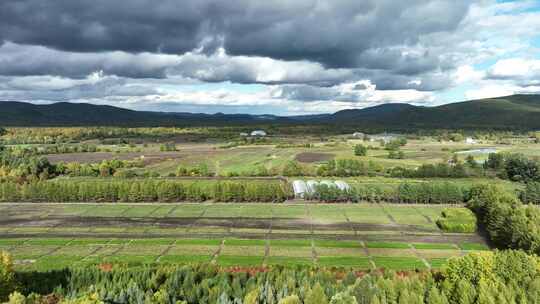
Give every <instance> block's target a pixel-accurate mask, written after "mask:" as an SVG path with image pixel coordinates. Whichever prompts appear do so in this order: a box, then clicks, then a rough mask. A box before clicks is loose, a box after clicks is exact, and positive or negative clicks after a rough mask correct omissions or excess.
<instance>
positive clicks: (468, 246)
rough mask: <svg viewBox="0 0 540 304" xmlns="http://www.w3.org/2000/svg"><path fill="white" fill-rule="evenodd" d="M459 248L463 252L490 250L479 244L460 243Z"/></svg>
mask: <svg viewBox="0 0 540 304" xmlns="http://www.w3.org/2000/svg"><path fill="white" fill-rule="evenodd" d="M459 248H461V249H463V250H489V247H488V246H486V245H484V244H479V243H460V244H459Z"/></svg>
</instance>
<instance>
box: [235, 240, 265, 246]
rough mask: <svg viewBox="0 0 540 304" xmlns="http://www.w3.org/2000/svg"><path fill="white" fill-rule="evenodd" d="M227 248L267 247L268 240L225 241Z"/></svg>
mask: <svg viewBox="0 0 540 304" xmlns="http://www.w3.org/2000/svg"><path fill="white" fill-rule="evenodd" d="M225 245H226V246H265V245H266V240H242V239H225Z"/></svg>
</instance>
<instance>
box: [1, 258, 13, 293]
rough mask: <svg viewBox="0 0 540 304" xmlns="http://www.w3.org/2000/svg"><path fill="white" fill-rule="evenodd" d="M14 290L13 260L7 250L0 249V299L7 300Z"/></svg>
mask: <svg viewBox="0 0 540 304" xmlns="http://www.w3.org/2000/svg"><path fill="white" fill-rule="evenodd" d="M13 290H15V274H14V272H13V262H12V260H11V256H10V255H9V254H8V253H7V252H3V251H0V301H3V300H7V298H8V296H9V294H11V293H12V292H13Z"/></svg>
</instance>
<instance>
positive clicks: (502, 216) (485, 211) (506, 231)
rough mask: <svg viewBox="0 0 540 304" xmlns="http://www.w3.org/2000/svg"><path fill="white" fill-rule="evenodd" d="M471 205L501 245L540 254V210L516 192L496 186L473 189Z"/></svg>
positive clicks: (495, 241)
mask: <svg viewBox="0 0 540 304" xmlns="http://www.w3.org/2000/svg"><path fill="white" fill-rule="evenodd" d="M468 207H469V208H470V209H471V210H473V211H474V212H475V213H476V215H477V217H478V220H479V223H480V224H482V226H483V227H484V228H485V230H486V231H487V233H488V235H489V238H490V239H491V241H492V242H493V243H494V244H495V245H496V246H498V247H500V248H511V249H522V250H525V251H526V252H529V253H534V254H540V209H539V208H538V207H537V206H532V205H525V204H523V203H522V202H521V201H520V200H519V199H518V198H517V196H516V195H515V194H514V193H509V192H506V191H504V190H502V189H500V188H499V187H496V186H494V185H482V186H475V187H473V188H472V189H471V199H470V201H469V202H468Z"/></svg>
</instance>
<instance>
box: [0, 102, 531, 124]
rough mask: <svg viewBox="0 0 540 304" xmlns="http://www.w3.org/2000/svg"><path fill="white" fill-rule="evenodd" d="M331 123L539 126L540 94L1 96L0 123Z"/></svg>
mask: <svg viewBox="0 0 540 304" xmlns="http://www.w3.org/2000/svg"><path fill="white" fill-rule="evenodd" d="M249 124H253V125H265V124H330V125H339V126H349V127H358V128H379V129H385V130H403V129H409V130H410V129H433V128H437V129H475V128H480V129H506V130H509V129H521V130H540V95H512V96H505V97H497V98H488V99H479V100H471V101H463V102H458V103H451V104H446V105H442V106H436V107H425V106H414V105H410V104H395V103H394V104H392V103H391V104H383V105H378V106H374V107H369V108H364V109H349V110H343V111H339V112H336V113H334V114H322V115H302V116H291V117H283V116H275V115H249V114H223V113H217V114H198V113H174V112H150V111H134V110H128V109H123V108H118V107H114V106H107V105H93V104H81V103H68V102H59V103H54V104H49V105H35V104H31V103H25V102H16V101H0V126H223V125H249Z"/></svg>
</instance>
